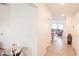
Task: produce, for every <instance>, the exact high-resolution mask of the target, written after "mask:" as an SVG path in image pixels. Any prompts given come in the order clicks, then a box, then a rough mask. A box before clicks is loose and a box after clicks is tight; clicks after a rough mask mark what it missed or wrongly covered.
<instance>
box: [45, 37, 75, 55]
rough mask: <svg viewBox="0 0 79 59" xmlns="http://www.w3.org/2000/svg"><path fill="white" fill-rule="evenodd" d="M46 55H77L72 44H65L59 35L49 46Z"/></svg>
mask: <svg viewBox="0 0 79 59" xmlns="http://www.w3.org/2000/svg"><path fill="white" fill-rule="evenodd" d="M45 56H76V52H75V50H74V48H73V47H72V46H71V45H67V44H65V43H64V41H63V39H62V38H60V37H57V38H55V40H53V41H52V44H51V46H49V47H47V51H46V54H45Z"/></svg>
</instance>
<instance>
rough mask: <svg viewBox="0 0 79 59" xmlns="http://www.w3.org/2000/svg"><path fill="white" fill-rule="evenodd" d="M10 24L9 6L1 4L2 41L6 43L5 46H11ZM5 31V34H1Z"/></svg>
mask: <svg viewBox="0 0 79 59" xmlns="http://www.w3.org/2000/svg"><path fill="white" fill-rule="evenodd" d="M8 25H9V6H8V5H0V42H2V44H3V45H4V46H3V47H5V48H7V47H9V40H8V39H9V38H8V34H7V32H8V27H9V26H8ZM1 33H4V35H1Z"/></svg>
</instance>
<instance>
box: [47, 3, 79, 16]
mask: <svg viewBox="0 0 79 59" xmlns="http://www.w3.org/2000/svg"><path fill="white" fill-rule="evenodd" d="M45 5H46V6H47V8H48V9H49V10H50V11H51V13H52V15H61V14H64V15H65V16H73V15H74V14H75V13H76V12H77V11H79V3H65V4H60V3H46V4H45Z"/></svg>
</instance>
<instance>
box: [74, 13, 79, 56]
mask: <svg viewBox="0 0 79 59" xmlns="http://www.w3.org/2000/svg"><path fill="white" fill-rule="evenodd" d="M73 26H74V30H73V32H74V33H73V34H74V35H73V48H74V49H75V51H76V53H77V55H79V12H77V13H76V14H75V16H74V17H73Z"/></svg>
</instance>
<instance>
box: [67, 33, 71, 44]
mask: <svg viewBox="0 0 79 59" xmlns="http://www.w3.org/2000/svg"><path fill="white" fill-rule="evenodd" d="M67 44H69V45H71V44H72V35H71V34H70V33H69V34H68V36H67Z"/></svg>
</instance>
